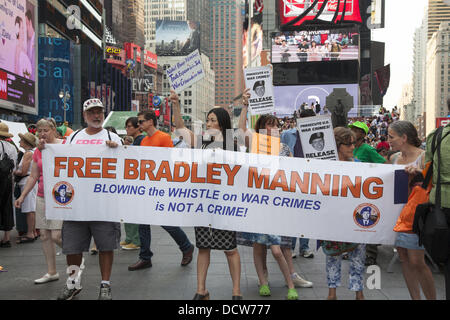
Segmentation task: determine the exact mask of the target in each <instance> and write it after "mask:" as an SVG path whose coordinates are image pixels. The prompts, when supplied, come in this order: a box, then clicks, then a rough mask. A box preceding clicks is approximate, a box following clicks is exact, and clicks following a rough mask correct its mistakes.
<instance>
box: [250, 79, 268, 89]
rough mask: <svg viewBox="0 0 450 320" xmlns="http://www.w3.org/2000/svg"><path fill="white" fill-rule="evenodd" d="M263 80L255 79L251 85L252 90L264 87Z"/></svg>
mask: <svg viewBox="0 0 450 320" xmlns="http://www.w3.org/2000/svg"><path fill="white" fill-rule="evenodd" d="M264 83H265V82H264V80H261V81H256V82H255V84H254V85H253V90H255V89H256V88H258V87H264Z"/></svg>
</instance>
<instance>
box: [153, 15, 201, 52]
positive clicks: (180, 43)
mask: <svg viewBox="0 0 450 320" xmlns="http://www.w3.org/2000/svg"><path fill="white" fill-rule="evenodd" d="M197 49H200V24H199V23H198V22H195V21H173V20H157V21H156V54H157V55H158V56H187V55H189V54H190V53H192V52H194V51H195V50H197Z"/></svg>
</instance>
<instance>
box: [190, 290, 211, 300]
mask: <svg viewBox="0 0 450 320" xmlns="http://www.w3.org/2000/svg"><path fill="white" fill-rule="evenodd" d="M192 300H209V292H206V293H205V294H199V293H196V294H195V296H194V299H192Z"/></svg>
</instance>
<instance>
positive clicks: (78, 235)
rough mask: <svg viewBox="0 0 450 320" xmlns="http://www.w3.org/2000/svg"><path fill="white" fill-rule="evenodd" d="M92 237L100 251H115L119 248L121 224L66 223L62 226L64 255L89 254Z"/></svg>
mask: <svg viewBox="0 0 450 320" xmlns="http://www.w3.org/2000/svg"><path fill="white" fill-rule="evenodd" d="M92 237H94V241H95V244H96V246H97V249H98V251H100V252H107V251H113V250H115V249H117V248H118V247H119V241H120V223H117V222H99V221H88V222H86V221H81V222H80V221H64V223H63V226H62V247H63V254H66V255H67V254H69V255H71V254H80V253H83V252H89V246H90V245H91V239H92Z"/></svg>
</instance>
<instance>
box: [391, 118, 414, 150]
mask: <svg viewBox="0 0 450 320" xmlns="http://www.w3.org/2000/svg"><path fill="white" fill-rule="evenodd" d="M389 128H390V129H392V130H394V131H395V133H397V134H398V135H399V136H403V135H406V137H407V139H408V143H409V144H410V145H413V146H415V147H417V148H419V147H420V146H421V145H422V141H421V140H420V139H419V135H418V133H417V129H416V127H414V125H413V124H412V123H411V122H409V121H403V120H401V121H396V122H393V123H391V125H390V126H389Z"/></svg>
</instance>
